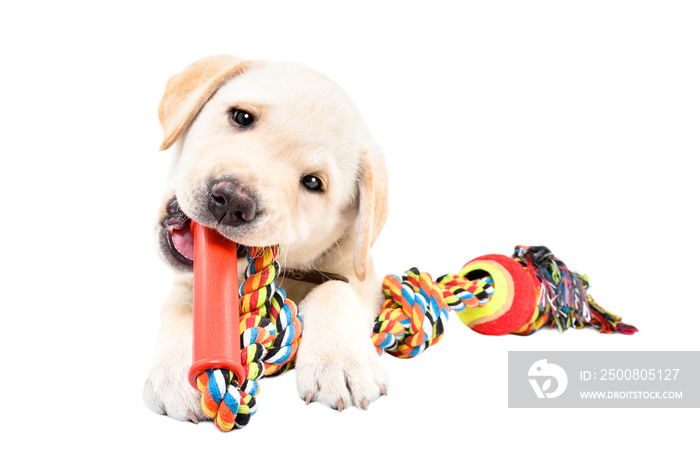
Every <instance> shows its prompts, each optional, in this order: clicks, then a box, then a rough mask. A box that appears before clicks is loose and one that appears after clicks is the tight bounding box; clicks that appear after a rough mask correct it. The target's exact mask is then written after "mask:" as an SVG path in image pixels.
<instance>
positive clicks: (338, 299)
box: [296, 281, 388, 411]
mask: <svg viewBox="0 0 700 466" xmlns="http://www.w3.org/2000/svg"><path fill="white" fill-rule="evenodd" d="M374 301H376V300H375V299H371V298H366V297H365V298H363V297H362V296H360V295H358V293H357V292H356V291H355V290H354V289H353V287H352V286H351V285H350V284H347V283H343V282H340V281H330V282H327V283H325V284H323V285H320V286H318V287H317V288H315V289H314V290H313V291H311V293H309V295H308V296H307V297H306V298H305V299H304V300H303V301H302V302H301V303H300V306H299V311H300V314H301V316H302V318H303V319H304V334H303V337H302V341H301V345H300V347H299V352H298V355H297V362H296V375H297V389H298V391H299V395H300V396H301V398H302V399H303V400H305V401H306V402H307V403H309V402H311V401H312V400H313V401H318V402H320V403H323V404H325V405H327V406H330V407H331V408H334V409H337V410H338V411H342V409H343V408H344V407H348V406H353V405H354V406H357V407H358V408H362V409H367V406H368V405H369V403H371V402H372V401H374V400H376V399H377V398H379V396H380V395H381V394H386V386H387V383H388V376H387V373H386V370H385V369H384V365H383V364H382V362H381V361H380V358H379V355H378V354H377V352H376V350H375V348H374V345H373V344H372V340H371V338H370V335H371V331H372V325H373V322H374V319H375V317H376V314H377V310H378V309H379V306H378V304H377V303H376V302H374Z"/></svg>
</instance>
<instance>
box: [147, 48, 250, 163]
mask: <svg viewBox="0 0 700 466" xmlns="http://www.w3.org/2000/svg"><path fill="white" fill-rule="evenodd" d="M246 63H247V62H244V61H243V60H242V59H240V58H238V57H235V56H233V55H214V56H211V57H206V58H202V59H201V60H197V61H196V62H194V63H192V64H191V65H189V66H188V67H187V68H185V69H184V70H183V71H182V72H180V73H178V74H176V75H174V76H173V77H171V78H170V79H169V80H168V84H167V85H166V86H165V94H163V99H161V101H160V105H159V106H158V118H159V119H160V124H161V126H162V127H163V143H162V144H161V146H160V150H165V149H167V148H169V147H170V146H172V145H173V144H174V143H175V141H177V140H178V138H179V137H180V136H181V135H182V133H183V132H184V131H185V130H186V129H187V128H188V127H189V126H190V124H191V123H192V121H193V120H194V118H195V117H196V116H197V114H198V113H199V111H200V110H201V109H202V107H203V106H204V104H205V103H207V101H208V100H209V99H210V98H211V96H212V95H214V93H215V92H216V91H217V90H218V89H219V88H220V87H221V86H222V85H223V84H224V83H225V82H226V81H228V80H229V79H231V78H232V77H234V76H237V75H239V74H241V73H243V71H244V70H245V67H246Z"/></svg>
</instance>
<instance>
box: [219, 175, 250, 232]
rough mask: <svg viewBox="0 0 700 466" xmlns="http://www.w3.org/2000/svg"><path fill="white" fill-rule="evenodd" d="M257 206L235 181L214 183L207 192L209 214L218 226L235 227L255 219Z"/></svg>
mask: <svg viewBox="0 0 700 466" xmlns="http://www.w3.org/2000/svg"><path fill="white" fill-rule="evenodd" d="M257 210H258V206H257V204H256V203H255V199H253V197H252V196H251V195H250V194H248V193H247V192H246V191H245V190H244V189H243V188H242V187H241V185H240V183H238V182H237V181H236V180H221V181H218V180H217V181H214V183H212V185H211V189H210V190H209V212H211V213H212V214H213V215H214V217H216V219H217V220H218V222H219V223H220V224H223V225H229V226H232V227H237V226H239V225H242V224H244V223H246V222H250V221H251V220H253V219H254V218H255V214H256V213H257Z"/></svg>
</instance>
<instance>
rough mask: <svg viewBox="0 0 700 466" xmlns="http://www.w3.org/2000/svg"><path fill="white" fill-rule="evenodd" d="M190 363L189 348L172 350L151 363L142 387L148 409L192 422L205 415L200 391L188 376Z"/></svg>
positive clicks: (203, 418) (201, 419)
mask: <svg viewBox="0 0 700 466" xmlns="http://www.w3.org/2000/svg"><path fill="white" fill-rule="evenodd" d="M190 364H191V353H190V352H189V351H173V352H172V353H170V354H169V355H168V356H167V357H163V358H161V359H160V361H159V362H157V363H156V364H155V365H154V366H153V368H152V369H151V371H150V373H149V374H148V378H147V379H146V386H145V387H144V390H143V401H144V402H145V403H146V406H148V408H149V409H151V410H152V411H155V412H156V413H158V414H163V415H166V416H168V417H171V418H173V419H177V420H178V421H190V422H194V423H195V424H196V423H198V422H199V421H203V420H206V419H207V417H206V416H205V415H204V413H202V408H201V404H200V400H201V394H200V393H199V392H198V391H197V390H195V389H194V388H192V386H191V385H190V384H189V382H188V380H187V372H188V371H189V368H190Z"/></svg>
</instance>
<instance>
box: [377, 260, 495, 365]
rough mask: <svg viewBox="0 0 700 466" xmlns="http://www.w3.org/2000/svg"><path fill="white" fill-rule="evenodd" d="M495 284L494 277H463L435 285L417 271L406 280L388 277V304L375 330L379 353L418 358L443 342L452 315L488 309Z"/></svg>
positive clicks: (448, 277) (385, 288) (452, 276)
mask: <svg viewBox="0 0 700 466" xmlns="http://www.w3.org/2000/svg"><path fill="white" fill-rule="evenodd" d="M492 284H493V280H491V278H490V277H486V278H484V279H480V280H474V281H472V280H468V279H466V278H465V277H464V276H463V275H460V274H450V275H444V276H442V277H440V278H439V279H438V281H437V282H434V281H433V279H432V278H431V276H430V275H429V274H427V273H421V272H420V271H419V270H418V269H416V268H412V269H410V270H408V272H406V275H405V276H403V277H399V276H397V275H387V276H386V277H385V278H384V281H383V282H382V291H383V292H384V296H385V297H386V300H385V301H384V304H383V305H382V308H381V311H380V312H379V316H378V317H377V320H376V321H375V323H374V328H373V330H372V331H373V334H372V342H373V343H374V345H375V346H376V347H377V352H378V353H379V354H382V353H384V352H387V353H389V354H391V355H392V356H396V357H398V358H412V357H414V356H418V355H419V354H420V353H422V352H423V351H425V350H426V349H427V348H429V347H430V346H431V345H434V344H435V343H437V342H439V341H440V340H441V339H442V336H443V333H444V331H445V323H446V322H447V317H448V311H450V310H453V311H455V312H461V311H463V310H464V309H467V308H470V309H473V308H475V307H478V306H483V305H485V304H486V303H487V302H488V301H489V299H490V297H491V295H492V294H493V286H492Z"/></svg>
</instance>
